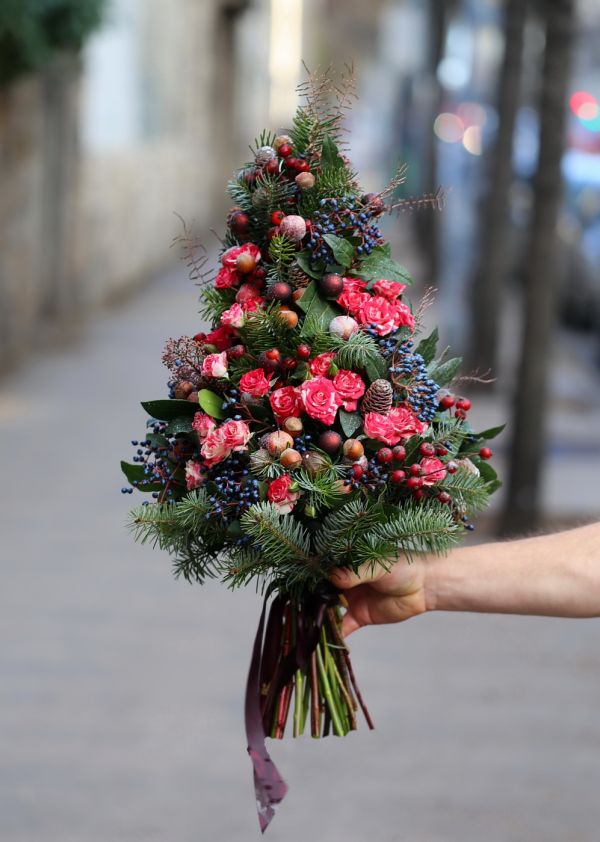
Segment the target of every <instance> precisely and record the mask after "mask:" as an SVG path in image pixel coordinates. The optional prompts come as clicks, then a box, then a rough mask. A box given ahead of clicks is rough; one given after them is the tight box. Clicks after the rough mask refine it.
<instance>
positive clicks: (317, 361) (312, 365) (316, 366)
mask: <svg viewBox="0 0 600 842" xmlns="http://www.w3.org/2000/svg"><path fill="white" fill-rule="evenodd" d="M334 357H335V351H327V353H325V354H318V356H316V357H314V358H313V359H312V360H311V361H310V362H309V364H308V367H309V369H310V373H311V374H312V376H313V377H318V376H323V377H325V376H326V375H327V374H328V373H329V366H330V365H331V362H332V360H333V358H334Z"/></svg>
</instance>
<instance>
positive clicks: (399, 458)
mask: <svg viewBox="0 0 600 842" xmlns="http://www.w3.org/2000/svg"><path fill="white" fill-rule="evenodd" d="M392 456H393V457H394V459H395V460H396V462H404V460H405V459H406V448H405V447H404V446H403V445H401V444H397V445H396V446H395V447H393V448H392Z"/></svg>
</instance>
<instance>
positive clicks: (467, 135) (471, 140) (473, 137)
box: [462, 126, 482, 155]
mask: <svg viewBox="0 0 600 842" xmlns="http://www.w3.org/2000/svg"><path fill="white" fill-rule="evenodd" d="M462 143H463V146H464V147H465V149H466V150H467V152H470V153H471V155H481V148H482V147H481V128H480V126H467V128H466V129H465V132H464V134H463V139H462Z"/></svg>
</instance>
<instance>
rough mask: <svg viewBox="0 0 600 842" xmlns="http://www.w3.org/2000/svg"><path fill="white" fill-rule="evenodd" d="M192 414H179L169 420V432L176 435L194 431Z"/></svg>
mask: <svg viewBox="0 0 600 842" xmlns="http://www.w3.org/2000/svg"><path fill="white" fill-rule="evenodd" d="M192 420H193V419H192V416H191V415H179V416H177V418H173V420H172V421H170V422H169V426H168V427H167V433H169V435H176V434H177V433H191V432H192Z"/></svg>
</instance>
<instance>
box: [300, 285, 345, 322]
mask: <svg viewBox="0 0 600 842" xmlns="http://www.w3.org/2000/svg"><path fill="white" fill-rule="evenodd" d="M298 306H299V307H300V309H301V310H304V312H305V314H306V319H305V322H309V324H310V325H311V328H313V327H314V326H315V325H316V324H317V325H320V326H321V328H322V329H323V330H327V328H328V327H329V323H330V321H331V320H332V319H333V318H335V317H336V316H338V315H339V312H338V311H337V310H334V309H333V307H332V306H331V304H329V303H328V302H327V301H326V300H325V299H324V298H321V296H320V295H319V293H318V292H317V286H316V284H315V283H314V281H311V283H310V284H309V285H308V286H307V287H306V289H305V290H304V295H303V296H302V298H301V299H300V300H299V301H298Z"/></svg>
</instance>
